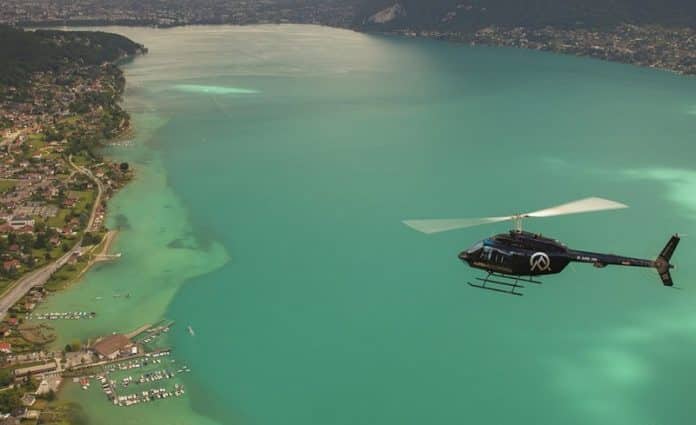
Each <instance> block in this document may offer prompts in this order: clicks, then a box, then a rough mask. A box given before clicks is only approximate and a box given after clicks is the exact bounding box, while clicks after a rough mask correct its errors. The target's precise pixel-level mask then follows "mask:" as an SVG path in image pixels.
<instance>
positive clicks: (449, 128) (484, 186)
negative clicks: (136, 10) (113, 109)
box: [41, 26, 696, 425]
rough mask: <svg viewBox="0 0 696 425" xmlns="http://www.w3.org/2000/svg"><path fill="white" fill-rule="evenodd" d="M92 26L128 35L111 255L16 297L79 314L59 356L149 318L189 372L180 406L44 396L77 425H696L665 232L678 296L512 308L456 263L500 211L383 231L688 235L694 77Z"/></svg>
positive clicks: (624, 281) (294, 36) (589, 244)
mask: <svg viewBox="0 0 696 425" xmlns="http://www.w3.org/2000/svg"><path fill="white" fill-rule="evenodd" d="M103 29H104V30H107V31H113V32H118V33H122V34H125V35H127V36H129V37H130V38H132V39H133V40H135V41H137V42H140V43H143V44H145V45H146V46H147V47H148V48H149V49H150V54H148V55H147V56H145V57H141V58H138V59H136V60H135V61H134V62H133V63H131V64H129V65H127V66H126V67H125V71H126V78H127V80H128V88H127V93H126V102H125V106H126V107H127V109H128V110H129V111H130V112H131V114H132V115H133V118H134V125H135V129H136V138H135V143H134V146H131V147H124V148H113V149H112V152H110V153H111V154H112V155H114V156H116V157H118V158H119V159H121V158H123V159H124V160H128V161H129V162H132V163H133V164H134V165H135V167H136V170H137V174H138V177H137V179H136V181H134V182H133V183H132V184H130V185H129V186H128V187H127V188H126V189H124V190H123V191H122V192H121V193H119V194H118V195H117V196H116V198H115V199H113V200H112V202H111V203H110V206H109V211H110V215H109V223H110V224H111V225H116V224H120V225H121V226H122V227H123V231H122V232H121V234H120V235H119V238H118V240H117V242H116V245H115V246H114V251H115V252H122V253H123V257H122V258H121V259H120V260H119V261H117V262H115V263H111V264H102V265H99V266H98V267H97V268H95V269H94V270H92V271H91V272H89V273H88V274H87V275H86V277H85V279H83V281H82V282H80V283H79V284H77V285H76V286H74V287H72V288H71V289H69V290H67V291H65V292H62V293H60V294H57V295H56V296H54V297H52V298H51V300H50V301H49V302H48V303H46V304H45V305H44V306H42V308H41V309H42V311H73V310H84V309H88V310H90V311H91V310H94V311H96V312H97V318H96V319H93V320H82V321H68V322H60V323H57V329H58V331H59V332H60V335H61V339H60V340H59V343H61V344H62V343H64V342H65V341H70V340H71V339H73V338H83V339H85V338H89V337H94V336H96V335H103V334H107V333H110V332H112V331H127V330H131V329H134V328H136V327H138V326H140V325H142V324H144V323H152V322H154V321H156V320H158V319H159V318H161V317H167V318H169V319H172V320H175V321H176V322H177V324H176V325H175V327H174V328H173V331H172V335H170V337H169V341H168V342H169V344H171V345H172V347H173V348H174V350H175V354H174V355H175V357H176V359H177V361H181V362H186V363H187V364H188V365H189V366H190V367H191V369H192V370H193V372H192V373H191V374H189V375H186V376H185V377H184V378H183V379H184V383H185V384H186V387H187V390H188V395H187V397H185V398H182V399H179V400H175V401H170V400H167V401H162V402H157V403H153V404H149V405H143V406H138V407H136V408H117V407H113V406H111V405H109V404H108V403H107V402H106V400H105V398H104V397H103V395H102V394H101V393H99V391H93V390H90V391H86V392H85V391H82V390H80V389H79V388H78V387H77V386H69V387H68V388H67V389H66V391H65V397H67V398H69V399H72V400H77V401H80V402H81V403H82V404H83V405H84V406H85V410H86V413H87V415H88V417H89V419H90V423H93V424H105V425H110V424H114V425H115V424H208V423H210V424H264V425H266V424H268V425H278V424H288V425H290V424H292V425H295V424H302V425H305V424H322V425H327V424H332V425H333V424H335V425H339V424H341V425H343V424H345V425H348V424H350V425H354V424H358V423H363V424H397V423H398V424H422V423H432V424H451V423H476V424H491V425H494V424H495V425H498V424H510V423H514V424H518V425H519V424H556V423H563V424H569V425H575V424H577V425H581V424H583V425H584V424H588V423H597V424H613V425H624V424H625V425H636V424H639V423H665V424H682V423H684V424H686V423H689V421H690V418H692V417H693V415H694V414H696V410H694V407H693V403H691V401H690V390H691V386H692V385H691V379H690V378H689V377H690V374H689V373H688V372H689V371H690V370H691V369H692V368H693V366H692V365H691V363H692V361H691V359H692V357H693V354H694V353H696V337H694V336H693V330H694V328H695V327H696V315H695V314H694V313H693V311H692V308H691V307H690V306H691V305H692V303H693V302H694V301H695V300H696V279H694V277H695V276H696V273H694V272H693V270H692V269H693V267H692V266H691V264H690V259H691V258H693V256H694V254H695V253H696V249H694V244H693V243H692V242H691V241H690V239H688V238H687V239H685V240H684V241H683V243H682V245H681V246H680V247H679V249H678V250H677V253H676V254H675V257H674V261H675V262H676V263H677V264H678V265H679V268H678V269H677V270H676V272H675V273H674V279H675V281H676V282H677V284H678V285H679V286H680V287H681V288H682V289H681V290H668V289H665V288H662V287H661V285H660V283H659V279H658V277H657V275H656V273H654V272H653V271H649V270H648V271H646V270H632V269H621V268H606V269H601V270H598V269H594V268H592V267H587V266H583V265H577V266H576V267H574V268H568V269H567V270H566V271H565V272H564V273H563V274H561V275H558V276H553V277H548V278H547V279H544V282H545V283H544V284H543V285H542V286H541V287H531V288H526V289H525V296H524V297H512V296H503V295H498V294H493V293H488V292H485V291H478V290H474V289H472V288H470V287H468V286H467V285H466V283H465V282H466V281H467V280H471V279H473V278H474V277H475V276H476V275H477V273H476V272H475V271H473V270H471V269H469V268H467V267H466V266H464V265H462V264H461V263H459V262H458V260H457V258H456V255H457V253H458V252H459V251H460V250H462V249H463V248H466V247H467V246H468V245H470V244H473V242H475V241H476V240H479V239H482V238H484V237H486V236H488V235H490V234H493V233H496V232H502V231H506V230H507V226H506V225H505V224H502V225H492V226H488V227H480V228H474V229H467V230H462V231H458V232H452V233H449V234H441V235H431V236H425V235H422V234H418V233H416V232H413V231H412V230H410V229H408V228H406V227H405V226H403V225H401V223H400V220H402V219H407V218H430V217H432V218H449V217H458V216H459V217H476V216H487V215H502V214H508V213H515V212H520V211H526V210H533V209H538V208H543V207H547V206H552V205H555V204H558V203H562V202H566V201H570V200H573V199H577V198H582V197H586V196H603V197H607V198H610V199H615V200H618V201H621V202H625V203H627V204H629V205H630V206H631V209H630V210H626V211H617V212H606V213H597V214H587V215H581V216H569V217H563V218H553V219H547V220H544V221H529V222H527V223H526V227H527V228H528V229H529V230H535V231H543V233H544V234H546V235H552V236H554V237H557V238H559V239H561V240H562V241H564V242H566V243H568V244H569V245H570V246H572V247H577V248H579V249H596V250H600V251H607V252H616V253H621V254H626V255H631V256H639V257H646V258H652V257H654V256H655V255H656V254H657V253H658V252H659V250H660V249H661V248H662V246H663V245H664V243H665V242H666V241H667V238H668V236H669V235H670V234H671V233H674V232H677V231H679V232H684V233H693V232H691V231H690V230H691V229H693V228H694V224H695V223H696V203H695V202H694V199H696V168H694V165H693V158H694V157H696V146H694V145H693V143H692V140H693V136H694V134H696V119H695V117H694V115H693V110H694V107H696V80H694V79H691V78H682V77H677V76H674V75H671V74H668V73H663V72H658V71H654V70H646V69H640V68H635V67H631V66H626V65H619V64H612V63H606V62H600V61H595V60H588V59H579V58H573V57H566V56H558V55H552V54H545V53H539V52H531V51H523V50H510V49H496V48H481V47H479V48H470V47H466V46H462V45H454V44H448V43H438V42H430V41H422V40H408V39H398V38H390V37H378V36H368V35H363V34H357V33H353V32H349V31H344V30H335V29H328V28H319V27H312V26H257V27H243V28H238V27H186V28H173V29H166V30H158V29H145V28H114V27H107V28H103ZM182 87H185V88H186V89H182ZM124 294H129V295H130V296H129V297H125V296H124ZM98 297H100V299H97V298H98ZM188 325H191V326H192V327H193V328H194V329H195V336H191V335H190V334H189V333H188V332H186V326H188Z"/></svg>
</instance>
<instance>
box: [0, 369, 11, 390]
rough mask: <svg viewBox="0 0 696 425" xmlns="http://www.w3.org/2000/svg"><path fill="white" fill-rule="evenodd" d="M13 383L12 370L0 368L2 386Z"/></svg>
mask: <svg viewBox="0 0 696 425" xmlns="http://www.w3.org/2000/svg"><path fill="white" fill-rule="evenodd" d="M11 383H12V371H10V369H0V387H6V386H8V385H10V384H11Z"/></svg>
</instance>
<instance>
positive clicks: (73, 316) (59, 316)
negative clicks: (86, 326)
mask: <svg viewBox="0 0 696 425" xmlns="http://www.w3.org/2000/svg"><path fill="white" fill-rule="evenodd" d="M95 317H97V313H95V312H94V311H91V312H87V311H68V312H51V313H37V314H34V313H29V314H27V315H26V319H27V320H81V319H94V318H95Z"/></svg>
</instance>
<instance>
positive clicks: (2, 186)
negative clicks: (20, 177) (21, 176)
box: [0, 179, 17, 193]
mask: <svg viewBox="0 0 696 425" xmlns="http://www.w3.org/2000/svg"><path fill="white" fill-rule="evenodd" d="M15 186H17V182H16V181H14V180H4V179H0V193H7V192H8V191H10V190H12V189H14V187H15Z"/></svg>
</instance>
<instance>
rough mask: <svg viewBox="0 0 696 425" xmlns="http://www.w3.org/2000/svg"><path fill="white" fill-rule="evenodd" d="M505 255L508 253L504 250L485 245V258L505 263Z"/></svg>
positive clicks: (493, 261)
mask: <svg viewBox="0 0 696 425" xmlns="http://www.w3.org/2000/svg"><path fill="white" fill-rule="evenodd" d="M505 257H506V255H505V254H504V253H503V252H502V251H499V250H497V249H495V248H492V247H490V246H484V247H483V258H484V259H485V260H487V261H488V262H490V263H494V264H503V263H505Z"/></svg>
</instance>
